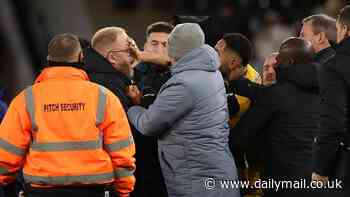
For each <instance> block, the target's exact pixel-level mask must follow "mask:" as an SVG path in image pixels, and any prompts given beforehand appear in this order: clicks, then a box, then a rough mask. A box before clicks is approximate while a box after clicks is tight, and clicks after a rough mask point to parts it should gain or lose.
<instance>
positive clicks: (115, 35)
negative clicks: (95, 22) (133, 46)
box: [91, 27, 127, 56]
mask: <svg viewBox="0 0 350 197" xmlns="http://www.w3.org/2000/svg"><path fill="white" fill-rule="evenodd" d="M125 36H127V34H126V32H125V30H124V29H123V28H120V27H105V28H102V29H100V30H98V31H97V32H96V33H95V35H94V36H93V37H92V39H91V46H92V48H93V49H95V50H96V51H97V52H99V53H100V54H101V55H103V56H106V54H107V53H108V51H110V50H112V49H113V45H114V44H115V43H116V42H118V39H119V38H121V37H125Z"/></svg>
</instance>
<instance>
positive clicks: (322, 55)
mask: <svg viewBox="0 0 350 197" xmlns="http://www.w3.org/2000/svg"><path fill="white" fill-rule="evenodd" d="M334 55H335V50H334V49H333V48H332V47H327V48H325V49H322V50H321V51H319V52H318V53H316V55H315V57H314V61H315V62H316V63H318V64H321V65H323V64H325V63H326V62H327V61H328V60H330V59H331V58H332V57H334Z"/></svg>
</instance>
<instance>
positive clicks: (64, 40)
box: [48, 33, 81, 62]
mask: <svg viewBox="0 0 350 197" xmlns="http://www.w3.org/2000/svg"><path fill="white" fill-rule="evenodd" d="M80 51H81V46H80V43H79V38H78V37H77V36H76V35H74V34H70V33H64V34H58V35H56V36H55V37H53V38H52V40H51V41H50V42H49V45H48V58H49V60H50V61H55V62H71V61H75V60H74V59H73V58H74V55H76V54H77V52H80Z"/></svg>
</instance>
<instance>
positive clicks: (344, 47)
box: [335, 37, 350, 54]
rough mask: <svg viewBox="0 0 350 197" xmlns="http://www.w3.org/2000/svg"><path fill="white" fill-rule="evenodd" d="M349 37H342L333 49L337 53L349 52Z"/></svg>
mask: <svg viewBox="0 0 350 197" xmlns="http://www.w3.org/2000/svg"><path fill="white" fill-rule="evenodd" d="M349 49H350V37H347V38H344V40H342V41H341V42H340V43H339V44H337V46H336V47H335V51H336V52H337V53H345V54H350V50H349Z"/></svg>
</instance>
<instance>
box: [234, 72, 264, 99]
mask: <svg viewBox="0 0 350 197" xmlns="http://www.w3.org/2000/svg"><path fill="white" fill-rule="evenodd" d="M229 87H230V89H231V90H233V92H234V93H235V94H237V95H240V96H244V97H247V98H249V99H250V100H251V101H254V100H256V97H257V94H258V92H259V89H260V88H262V87H263V86H262V85H260V84H257V83H254V82H252V81H250V80H249V79H246V78H243V77H242V78H240V79H238V80H233V81H230V82H229Z"/></svg>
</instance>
